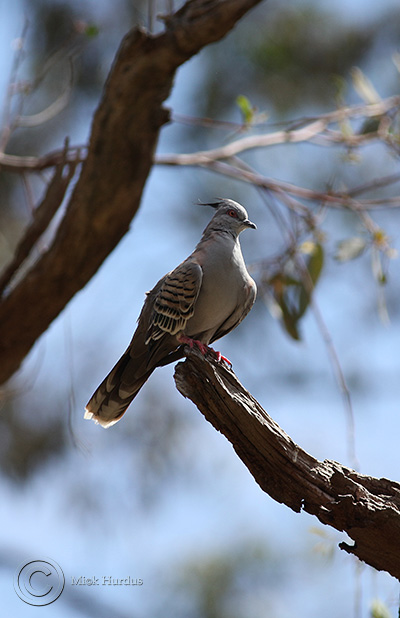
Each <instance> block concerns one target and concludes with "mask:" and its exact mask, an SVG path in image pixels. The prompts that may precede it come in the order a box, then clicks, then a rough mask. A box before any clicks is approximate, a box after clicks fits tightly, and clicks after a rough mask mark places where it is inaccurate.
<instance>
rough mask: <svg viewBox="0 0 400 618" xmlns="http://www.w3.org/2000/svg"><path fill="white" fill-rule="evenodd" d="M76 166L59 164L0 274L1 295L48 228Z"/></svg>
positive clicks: (74, 164)
mask: <svg viewBox="0 0 400 618" xmlns="http://www.w3.org/2000/svg"><path fill="white" fill-rule="evenodd" d="M67 149H68V145H67V144H66V150H67ZM65 166H67V173H66V174H64V170H65ZM76 166H77V162H74V163H65V161H64V162H61V163H60V164H59V165H58V166H57V168H56V171H55V172H54V175H53V178H52V179H51V181H50V183H49V185H48V187H47V190H46V194H45V196H44V198H43V200H42V202H41V203H40V204H39V206H37V208H36V209H35V210H34V211H33V221H32V223H31V224H30V225H29V227H28V228H27V230H26V231H25V234H24V236H23V237H22V239H21V240H20V242H19V244H18V246H17V249H16V251H15V255H14V257H13V259H12V261H11V262H10V264H9V265H8V266H7V267H6V269H5V270H4V272H3V273H2V275H1V276H0V297H1V295H2V293H3V292H4V290H5V288H6V287H7V286H8V285H9V284H10V282H11V280H12V278H13V277H14V275H15V274H16V272H17V271H18V269H19V268H20V266H21V265H22V263H23V262H24V261H25V260H26V258H27V257H28V256H29V255H30V253H31V251H32V248H33V247H34V245H35V244H36V242H37V241H38V239H39V238H40V236H41V235H42V234H43V233H44V232H45V231H46V229H47V228H48V226H49V223H50V221H51V220H52V219H53V217H54V215H55V213H56V212H57V210H58V208H59V207H60V205H61V203H62V200H63V199H64V195H65V192H66V190H67V188H68V186H69V183H70V181H71V179H72V177H73V175H74V173H75V169H76Z"/></svg>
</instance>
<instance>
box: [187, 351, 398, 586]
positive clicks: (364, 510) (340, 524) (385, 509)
mask: <svg viewBox="0 0 400 618" xmlns="http://www.w3.org/2000/svg"><path fill="white" fill-rule="evenodd" d="M188 354H189V356H188V357H187V359H186V361H185V362H181V363H178V365H177V366H176V369H175V382H176V386H177V388H178V390H179V392H180V393H181V394H182V395H183V396H184V397H188V398H189V399H191V400H192V401H193V403H195V405H196V406H197V407H198V409H199V410H200V412H201V413H202V414H204V416H205V418H206V419H207V420H208V421H209V422H210V423H211V424H212V425H213V426H214V427H215V429H217V430H218V431H220V432H221V433H223V434H224V436H225V437H226V438H227V439H228V440H229V441H230V442H231V444H232V445H233V448H234V449H235V451H236V453H237V455H238V456H239V457H240V459H241V460H242V461H243V463H244V464H245V465H246V466H247V468H248V469H249V471H250V472H251V474H252V475H253V476H254V478H255V480H256V481H257V483H258V484H259V485H260V487H261V489H263V491H265V492H266V493H268V494H269V495H270V496H271V497H272V498H273V499H274V500H276V501H277V502H280V503H283V504H286V505H287V506H289V507H290V508H291V509H293V510H294V511H295V512H297V513H298V512H300V511H301V510H302V509H303V510H304V511H306V512H307V513H310V514H311V515H315V516H316V517H317V518H318V519H319V521H320V522H321V523H323V524H327V525H329V526H332V527H333V528H336V529H337V530H340V531H344V532H346V533H347V534H348V536H349V537H350V538H351V539H352V540H353V541H354V545H348V544H347V543H345V542H342V543H340V545H339V547H340V548H341V549H344V550H345V551H347V552H348V553H351V554H354V555H355V556H357V557H358V558H359V559H360V560H363V561H364V562H366V563H367V564H369V565H371V566H373V567H374V568H376V569H378V570H384V571H387V572H388V573H390V574H391V575H393V577H397V578H398V579H400V558H399V556H400V484H399V483H396V482H394V481H390V480H387V479H384V478H381V479H377V478H374V477H371V476H365V475H363V474H359V473H358V472H355V471H354V470H352V469H350V468H347V467H345V466H342V465H341V464H339V463H337V462H335V461H329V460H325V461H318V460H317V459H315V458H314V457H312V456H311V455H309V454H308V453H306V452H305V451H303V450H302V449H301V448H300V447H299V446H298V445H297V444H295V443H294V442H293V440H292V439H291V438H290V437H289V436H288V435H287V434H286V433H285V432H284V431H283V430H282V429H281V428H280V427H279V425H278V424H277V423H276V422H275V421H274V420H273V419H272V418H271V417H270V416H269V415H268V414H267V413H266V412H265V410H263V408H262V407H261V406H260V404H259V403H258V402H257V401H256V400H255V399H254V397H252V395H251V394H250V393H249V392H248V391H246V389H245V388H244V387H243V386H242V385H241V384H240V382H239V381H238V380H237V378H236V376H235V374H234V373H233V372H232V371H231V370H228V369H226V368H225V367H223V366H221V365H218V364H216V363H214V362H206V361H204V359H203V358H202V357H201V355H199V354H198V353H197V352H195V351H192V352H190V353H189V352H188Z"/></svg>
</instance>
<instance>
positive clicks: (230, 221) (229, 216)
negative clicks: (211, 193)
mask: <svg viewBox="0 0 400 618" xmlns="http://www.w3.org/2000/svg"><path fill="white" fill-rule="evenodd" d="M203 205H204V206H211V207H212V208H215V214H214V216H213V218H212V219H211V221H210V223H209V224H208V226H207V228H206V230H207V229H209V230H210V231H226V232H228V233H230V234H232V235H233V236H235V237H236V236H238V235H239V234H240V232H242V231H243V230H245V229H247V228H252V229H253V230H256V229H257V226H256V224H255V223H253V222H252V221H250V219H249V216H248V214H247V211H246V209H245V208H244V207H243V206H242V205H241V204H239V203H238V202H234V201H233V200H229V199H227V198H224V199H220V200H218V201H216V202H209V203H207V204H203Z"/></svg>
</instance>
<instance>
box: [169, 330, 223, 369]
mask: <svg viewBox="0 0 400 618" xmlns="http://www.w3.org/2000/svg"><path fill="white" fill-rule="evenodd" d="M179 341H180V342H181V343H184V344H187V345H188V346H189V347H190V349H191V350H193V348H194V346H196V347H197V348H198V349H199V350H200V352H201V353H202V355H203V356H207V354H212V355H213V356H214V357H215V359H216V361H217V363H224V364H225V365H227V366H228V367H229V369H231V368H232V363H231V361H230V360H229V358H226V356H223V355H222V354H221V352H218V351H217V350H214V348H211V347H210V346H208V345H206V344H205V343H202V342H201V341H198V339H191V338H190V337H186V335H181V337H180V338H179Z"/></svg>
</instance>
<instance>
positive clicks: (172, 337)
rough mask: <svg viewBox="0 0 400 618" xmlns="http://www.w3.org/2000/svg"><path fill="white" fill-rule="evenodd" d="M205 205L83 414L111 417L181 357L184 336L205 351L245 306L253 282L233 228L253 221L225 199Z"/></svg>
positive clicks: (105, 422) (106, 420) (109, 421)
mask: <svg viewBox="0 0 400 618" xmlns="http://www.w3.org/2000/svg"><path fill="white" fill-rule="evenodd" d="M206 205H207V206H212V207H213V208H215V213H214V216H213V217H212V219H211V221H210V223H209V224H208V225H207V227H206V228H205V230H204V232H203V235H202V237H201V240H200V242H199V243H198V245H197V246H196V248H195V250H194V251H193V253H192V254H191V255H189V257H188V258H187V259H186V260H184V261H183V262H182V263H181V264H180V265H179V266H177V267H176V268H175V269H174V270H172V271H171V272H169V273H168V274H166V275H165V277H163V278H162V279H160V281H159V282H158V283H157V284H156V285H155V287H154V288H153V289H152V290H151V291H150V292H147V294H146V300H145V303H144V305H143V308H142V311H141V313H140V316H139V319H138V325H137V328H136V331H135V333H134V335H133V338H132V340H131V342H130V344H129V346H128V348H127V349H126V351H125V352H124V354H123V355H122V356H121V358H120V359H119V361H118V362H117V363H116V365H115V366H114V367H113V369H111V371H110V373H109V374H108V376H107V377H106V378H105V379H104V380H103V382H102V383H101V384H100V386H99V387H98V388H97V389H96V391H95V392H94V394H93V395H92V397H91V398H90V400H89V402H88V404H87V406H86V412H85V418H87V419H93V420H94V421H96V422H97V423H99V424H100V425H102V426H103V427H109V426H111V425H113V424H114V423H116V422H117V421H119V420H120V418H121V417H122V415H123V414H124V412H125V411H126V409H127V408H128V406H129V405H130V403H131V402H132V400H133V399H134V398H135V397H136V395H137V393H138V392H139V390H140V389H141V387H142V386H143V384H144V383H145V382H146V380H147V379H148V378H149V376H150V374H151V373H152V372H153V371H154V369H155V368H156V367H158V366H162V365H166V364H168V363H170V362H173V361H175V360H177V359H178V358H182V356H184V354H183V347H184V345H186V344H188V345H189V346H190V347H193V346H194V345H195V346H197V347H198V348H199V350H200V351H201V352H202V353H203V354H204V355H205V354H206V353H207V352H208V351H209V350H212V348H209V347H208V345H209V344H210V343H212V342H213V341H215V340H217V339H219V338H220V337H223V336H224V335H226V334H227V333H229V332H230V331H231V330H233V329H234V328H236V326H237V325H238V324H240V322H241V321H242V320H243V319H244V318H245V316H246V315H247V314H248V312H249V311H250V309H251V308H252V306H253V304H254V301H255V298H256V293H257V287H256V284H255V282H254V281H253V279H252V278H251V277H250V275H249V273H248V272H247V268H246V265H245V263H244V259H243V255H242V251H241V247H240V243H239V234H240V232H242V231H243V230H245V229H246V228H253V229H256V225H255V224H254V223H252V222H251V221H250V220H249V218H248V215H247V212H246V210H245V208H243V206H241V205H240V204H238V203H237V202H234V201H233V200H230V199H221V200H219V201H218V202H215V203H210V204H206ZM212 352H214V350H212ZM214 354H216V355H217V359H218V360H221V359H223V360H226V361H227V359H225V357H223V356H221V354H220V353H219V352H214ZM227 362H229V361H227ZM229 364H230V363H229Z"/></svg>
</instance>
